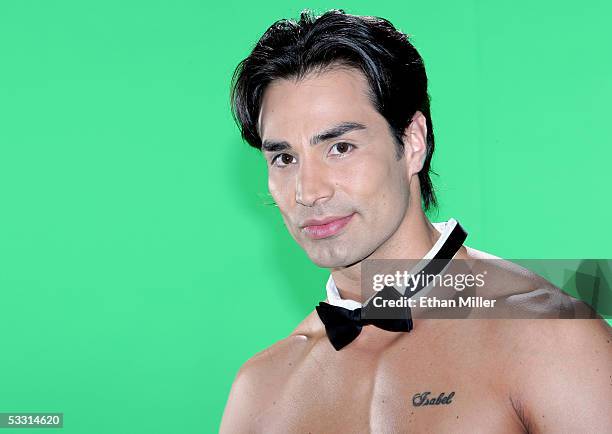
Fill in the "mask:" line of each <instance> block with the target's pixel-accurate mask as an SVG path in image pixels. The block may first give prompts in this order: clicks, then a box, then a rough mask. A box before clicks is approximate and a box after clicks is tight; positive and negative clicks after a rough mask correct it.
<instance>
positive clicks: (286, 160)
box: [270, 154, 295, 167]
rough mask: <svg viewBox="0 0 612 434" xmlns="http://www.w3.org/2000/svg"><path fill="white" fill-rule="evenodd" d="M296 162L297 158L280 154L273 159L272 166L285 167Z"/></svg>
mask: <svg viewBox="0 0 612 434" xmlns="http://www.w3.org/2000/svg"><path fill="white" fill-rule="evenodd" d="M294 160H295V158H294V157H293V155H289V154H278V155H276V156H274V158H272V161H271V163H270V164H271V165H272V166H277V167H285V166H287V165H289V164H291V163H293V161H294Z"/></svg>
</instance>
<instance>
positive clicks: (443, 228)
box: [325, 217, 457, 310]
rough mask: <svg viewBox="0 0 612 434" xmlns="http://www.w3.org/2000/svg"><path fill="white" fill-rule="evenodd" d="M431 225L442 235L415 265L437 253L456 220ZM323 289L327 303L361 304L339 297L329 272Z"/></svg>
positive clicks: (348, 305)
mask: <svg viewBox="0 0 612 434" xmlns="http://www.w3.org/2000/svg"><path fill="white" fill-rule="evenodd" d="M432 225H433V226H434V228H436V230H437V231H438V232H440V233H441V234H442V235H441V236H440V238H438V241H436V243H435V244H434V245H433V247H432V248H431V250H429V252H427V253H426V254H425V256H424V257H423V259H422V261H421V262H419V264H417V265H416V267H419V266H420V264H421V263H422V262H426V261H427V260H428V259H431V258H433V257H434V256H435V254H436V253H438V251H439V250H440V248H441V247H442V246H443V245H444V243H445V242H446V240H447V239H448V236H449V235H450V234H451V232H452V231H453V229H455V226H457V220H455V219H454V218H452V217H451V218H450V219H448V221H445V222H436V223H433V222H432ZM416 267H415V268H416ZM325 290H326V292H327V302H328V303H329V304H332V305H334V306H340V307H343V308H345V309H349V310H354V309H357V308H359V307H362V304H361V303H360V302H358V301H355V300H350V299H344V298H342V297H340V292H339V291H338V288H337V287H336V283H335V282H334V279H333V277H332V275H331V274H330V275H329V279H327V284H326V285H325Z"/></svg>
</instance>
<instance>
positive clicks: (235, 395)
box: [219, 362, 256, 434]
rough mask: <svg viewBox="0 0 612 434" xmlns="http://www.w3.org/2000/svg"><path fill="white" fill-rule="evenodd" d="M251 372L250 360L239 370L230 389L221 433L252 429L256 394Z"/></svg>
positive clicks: (241, 431) (220, 429)
mask: <svg viewBox="0 0 612 434" xmlns="http://www.w3.org/2000/svg"><path fill="white" fill-rule="evenodd" d="M250 377H251V375H250V374H249V362H247V363H245V364H244V365H243V366H242V368H240V370H239V371H238V374H237V375H236V378H235V379H234V383H233V384H232V389H231V391H230V395H229V398H228V400H227V404H226V405H225V410H224V412H223V419H222V420H221V426H220V428H219V433H220V434H224V433H245V432H249V431H252V429H250V428H249V424H250V421H251V420H252V419H253V417H254V415H255V411H256V409H255V408H254V402H255V394H254V390H253V382H252V380H251V378H250Z"/></svg>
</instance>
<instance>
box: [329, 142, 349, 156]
mask: <svg viewBox="0 0 612 434" xmlns="http://www.w3.org/2000/svg"><path fill="white" fill-rule="evenodd" d="M354 147H355V145H353V144H351V143H346V142H340V143H336V144H335V145H334V146H332V147H331V149H330V150H329V153H330V154H331V155H342V154H346V153H348V152H350V151H351V150H352V149H353V148H354ZM334 149H335V151H334Z"/></svg>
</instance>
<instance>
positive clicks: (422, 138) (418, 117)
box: [402, 110, 427, 178]
mask: <svg viewBox="0 0 612 434" xmlns="http://www.w3.org/2000/svg"><path fill="white" fill-rule="evenodd" d="M402 142H403V143H404V154H405V157H406V164H407V167H406V168H407V170H408V178H410V177H412V175H414V174H417V173H419V172H420V171H421V169H423V164H424V163H425V157H426V156H427V120H426V119H425V116H424V115H423V113H421V112H420V111H418V110H417V111H416V112H415V114H414V116H412V122H410V124H409V125H408V126H407V127H406V129H405V130H404V136H403V137H402Z"/></svg>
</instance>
